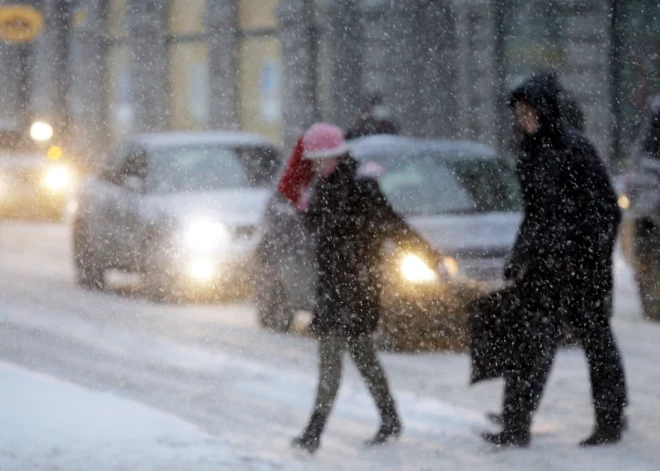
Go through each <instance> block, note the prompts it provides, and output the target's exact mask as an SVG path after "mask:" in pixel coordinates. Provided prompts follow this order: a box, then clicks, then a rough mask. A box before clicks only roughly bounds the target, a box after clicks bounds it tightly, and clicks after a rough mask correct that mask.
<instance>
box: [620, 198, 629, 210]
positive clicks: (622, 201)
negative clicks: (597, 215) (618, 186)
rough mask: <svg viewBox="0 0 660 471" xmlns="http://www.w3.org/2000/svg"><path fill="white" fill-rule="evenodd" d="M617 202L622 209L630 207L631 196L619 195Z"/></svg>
mask: <svg viewBox="0 0 660 471" xmlns="http://www.w3.org/2000/svg"><path fill="white" fill-rule="evenodd" d="M617 203H618V204H619V208H621V209H630V198H628V197H627V196H626V195H621V196H619V199H618V201H617Z"/></svg>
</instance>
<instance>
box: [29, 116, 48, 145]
mask: <svg viewBox="0 0 660 471" xmlns="http://www.w3.org/2000/svg"><path fill="white" fill-rule="evenodd" d="M30 137H31V138H32V139H34V140H35V141H39V142H45V141H48V140H50V138H51V137H53V126H51V125H50V124H48V123H45V122H43V121H35V122H34V123H32V126H31V127H30Z"/></svg>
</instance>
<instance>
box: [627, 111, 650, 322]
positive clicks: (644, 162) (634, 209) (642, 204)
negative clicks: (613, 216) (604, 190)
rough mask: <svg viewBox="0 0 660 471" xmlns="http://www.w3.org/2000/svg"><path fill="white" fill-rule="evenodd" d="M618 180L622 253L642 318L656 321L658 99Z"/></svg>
mask: <svg viewBox="0 0 660 471" xmlns="http://www.w3.org/2000/svg"><path fill="white" fill-rule="evenodd" d="M621 180H622V181H621V184H620V187H621V188H620V191H621V195H620V197H619V206H621V207H622V209H624V212H623V231H622V232H623V237H622V242H623V245H624V251H625V253H626V255H627V256H628V257H629V258H630V259H632V260H631V261H632V265H633V268H634V271H635V278H636V280H637V286H638V288H639V293H640V298H641V301H642V308H643V310H644V315H645V316H646V317H647V318H649V319H654V320H660V281H659V280H660V98H658V99H656V100H654V102H653V103H652V106H651V110H650V113H649V115H648V117H647V120H646V122H645V123H644V126H643V128H642V132H641V134H640V138H639V140H638V141H637V143H636V144H635V148H634V152H633V155H632V161H631V162H630V167H629V169H628V171H627V172H626V173H625V174H624V176H623V177H622V179H621Z"/></svg>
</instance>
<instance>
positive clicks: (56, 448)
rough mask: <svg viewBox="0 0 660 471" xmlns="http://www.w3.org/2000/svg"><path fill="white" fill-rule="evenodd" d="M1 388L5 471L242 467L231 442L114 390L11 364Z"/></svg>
mask: <svg viewBox="0 0 660 471" xmlns="http://www.w3.org/2000/svg"><path fill="white" fill-rule="evenodd" d="M0 390H2V406H0V423H2V424H3V427H2V428H1V429H0V443H1V445H0V469H2V470H12V469H16V470H19V469H22V470H33V469H66V470H69V471H71V470H76V469H103V470H106V469H107V470H110V469H113V470H115V469H116V470H120V469H145V468H144V466H145V465H147V466H148V468H149V469H163V470H165V469H168V470H169V469H202V470H203V469H211V467H210V466H209V465H210V461H213V463H214V464H213V469H217V465H218V464H223V465H228V466H230V467H231V469H240V460H239V459H238V457H236V455H235V454H234V453H233V452H231V450H230V447H229V445H228V444H227V443H226V442H222V441H221V440H220V439H217V438H212V437H210V436H209V435H207V434H205V433H203V432H200V431H199V430H198V429H197V428H196V427H194V426H192V425H190V424H188V423H186V422H184V421H182V420H180V419H177V418H176V417H174V416H171V415H169V414H164V413H162V412H158V411H155V410H153V409H150V408H148V407H145V406H143V405H141V404H138V403H136V402H133V401H129V400H125V399H121V398H118V397H116V396H114V395H112V394H109V393H104V392H96V391H91V390H88V389H85V388H81V387H78V386H75V385H72V384H69V383H65V382H62V381H59V380H57V379H54V378H52V377H49V376H45V375H42V374H38V373H32V372H29V371H27V370H24V369H21V368H18V367H16V366H13V365H11V364H8V363H4V362H0ZM227 459H230V460H231V461H225V460H227ZM228 469H229V468H228Z"/></svg>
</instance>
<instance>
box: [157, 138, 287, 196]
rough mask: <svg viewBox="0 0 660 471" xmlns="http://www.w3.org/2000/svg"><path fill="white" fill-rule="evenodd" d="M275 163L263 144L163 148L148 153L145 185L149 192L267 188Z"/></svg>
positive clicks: (271, 153) (274, 154)
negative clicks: (233, 146)
mask: <svg viewBox="0 0 660 471" xmlns="http://www.w3.org/2000/svg"><path fill="white" fill-rule="evenodd" d="M279 164H280V163H279V160H278V154H277V151H276V150H275V149H273V148H271V147H267V146H245V147H235V148H232V147H226V146H187V147H183V146H182V147H167V148H162V149H156V150H154V151H152V152H150V158H149V164H148V166H149V169H148V172H147V187H148V188H149V191H150V192H153V193H180V192H202V191H212V190H221V189H231V188H245V187H268V186H270V185H271V184H272V182H273V179H274V178H275V173H276V172H277V169H278V167H279Z"/></svg>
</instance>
